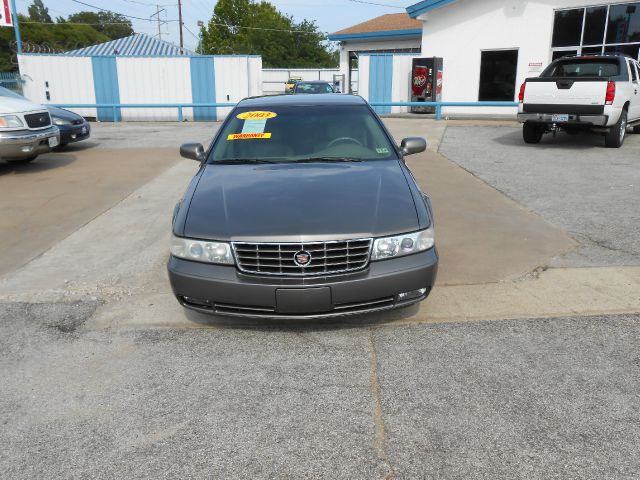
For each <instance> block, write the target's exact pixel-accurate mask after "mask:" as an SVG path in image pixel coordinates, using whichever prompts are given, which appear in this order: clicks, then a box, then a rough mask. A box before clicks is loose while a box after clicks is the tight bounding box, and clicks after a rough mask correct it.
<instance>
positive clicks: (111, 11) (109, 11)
mask: <svg viewBox="0 0 640 480" xmlns="http://www.w3.org/2000/svg"><path fill="white" fill-rule="evenodd" d="M71 1H72V2H75V3H79V4H80V5H84V6H85V7H90V8H95V9H96V10H100V11H102V12H108V13H113V14H114V15H121V16H123V17H127V18H133V19H134V20H143V21H145V22H155V20H152V19H150V18H143V17H136V16H133V15H126V14H124V13H118V12H114V11H113V10H107V9H106V8H101V7H96V6H95V5H90V4H88V3H84V2H81V1H80V0H71ZM177 21H178V20H165V22H177Z"/></svg>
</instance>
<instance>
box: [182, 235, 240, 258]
mask: <svg viewBox="0 0 640 480" xmlns="http://www.w3.org/2000/svg"><path fill="white" fill-rule="evenodd" d="M171 255H173V256H175V257H179V258H184V259H186V260H194V261H196V262H204V263H219V264H222V265H233V264H234V261H233V255H232V254H231V246H230V245H229V244H228V243H225V242H205V241H202V240H192V239H190V238H181V237H176V236H172V237H171Z"/></svg>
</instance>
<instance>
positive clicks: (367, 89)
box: [358, 53, 420, 115]
mask: <svg viewBox="0 0 640 480" xmlns="http://www.w3.org/2000/svg"><path fill="white" fill-rule="evenodd" d="M419 56H420V55H419V54H413V53H411V54H408V53H384V54H378V53H374V54H370V53H367V54H362V55H360V75H361V77H360V78H361V79H362V81H361V82H360V91H359V92H358V94H359V95H360V96H361V97H362V98H364V99H365V100H367V101H368V102H378V101H383V102H408V101H409V96H410V88H411V60H412V59H413V58H415V57H419ZM382 59H384V60H382ZM374 109H375V110H376V112H378V113H379V114H382V115H385V114H389V113H391V114H393V113H406V112H408V111H409V107H374Z"/></svg>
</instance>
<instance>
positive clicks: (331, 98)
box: [237, 93, 367, 107]
mask: <svg viewBox="0 0 640 480" xmlns="http://www.w3.org/2000/svg"><path fill="white" fill-rule="evenodd" d="M366 104H367V102H366V101H365V100H364V98H362V97H360V96H358V95H342V94H336V93H319V94H317V95H263V96H261V97H249V98H245V99H244V100H240V102H239V103H238V105H237V106H238V107H275V106H279V105H282V106H287V105H289V106H295V105H366Z"/></svg>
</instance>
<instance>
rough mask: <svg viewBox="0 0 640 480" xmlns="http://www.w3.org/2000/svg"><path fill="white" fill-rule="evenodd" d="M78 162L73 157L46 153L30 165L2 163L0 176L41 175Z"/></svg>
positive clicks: (0, 164) (0, 163) (0, 162)
mask: <svg viewBox="0 0 640 480" xmlns="http://www.w3.org/2000/svg"><path fill="white" fill-rule="evenodd" d="M75 161H76V157H74V156H73V155H65V154H51V153H46V154H43V155H39V156H38V158H36V159H35V160H33V161H32V162H29V163H11V162H4V161H0V175H8V174H11V173H14V174H18V175H24V174H30V173H40V172H44V171H47V170H52V169H54V168H60V167H66V166H67V165H69V164H71V163H73V162H75Z"/></svg>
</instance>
